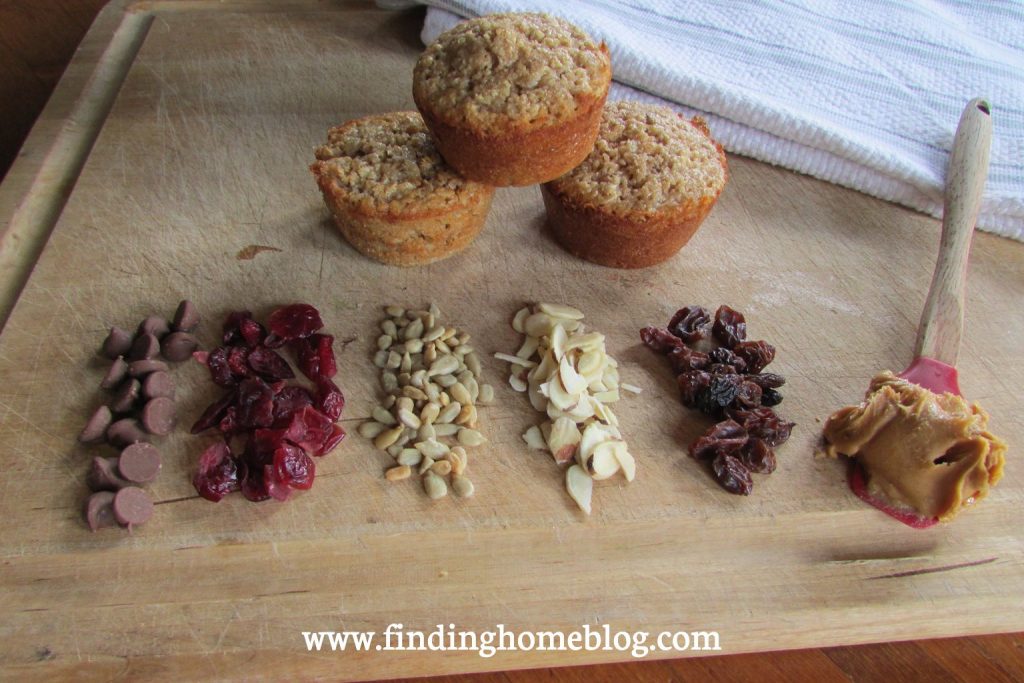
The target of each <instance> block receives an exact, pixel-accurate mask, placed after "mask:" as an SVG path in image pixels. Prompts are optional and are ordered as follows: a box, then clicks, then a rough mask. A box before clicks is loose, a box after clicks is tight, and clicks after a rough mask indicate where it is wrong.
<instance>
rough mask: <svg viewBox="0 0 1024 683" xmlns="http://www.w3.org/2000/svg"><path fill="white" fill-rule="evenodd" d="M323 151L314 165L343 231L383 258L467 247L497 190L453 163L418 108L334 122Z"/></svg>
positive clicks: (413, 257)
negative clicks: (459, 170)
mask: <svg viewBox="0 0 1024 683" xmlns="http://www.w3.org/2000/svg"><path fill="white" fill-rule="evenodd" d="M316 158H317V161H316V162H315V163H313V165H312V166H310V167H309V169H310V170H311V171H312V172H313V175H315V176H316V182H317V184H318V185H319V186H320V190H321V192H323V195H324V201H325V202H326V203H327V206H328V208H329V209H330V210H331V213H332V214H333V216H334V221H335V223H337V225H338V228H339V229H340V230H341V234H342V235H344V236H345V239H346V240H348V242H349V244H351V245H352V246H353V247H355V248H356V249H358V250H359V251H361V252H362V253H363V254H366V255H367V256H369V257H370V258H373V259H376V260H378V261H381V262H382V263H389V264H392V265H398V266H412V265H418V264H423V263H430V262H431V261H436V260H438V259H442V258H444V257H446V256H448V255H450V254H453V253H455V252H457V251H459V250H461V249H464V248H465V247H466V246H467V245H468V244H469V243H470V242H472V241H473V238H474V237H476V236H477V234H478V233H479V232H480V229H481V228H482V227H483V225H484V221H485V220H486V219H487V211H488V210H489V209H490V207H491V198H492V197H493V196H494V188H493V187H489V186H487V185H482V184H480V183H476V182H473V181H470V180H466V179H465V178H463V177H462V176H460V175H459V174H458V173H456V172H455V171H454V170H453V169H452V168H451V167H450V166H449V165H448V164H446V163H445V161H444V159H442V158H441V155H440V154H438V152H437V148H436V147H435V146H434V143H433V141H432V140H431V138H430V134H429V133H428V132H427V128H426V126H425V125H424V124H423V119H422V118H421V117H420V115H419V114H417V113H416V112H414V111H407V112H393V113H389V114H377V115H374V116H367V117H364V118H361V119H356V120H354V121H349V122H348V123H345V124H343V125H341V126H337V127H335V128H332V129H331V130H330V131H329V132H328V134H327V144H326V145H323V146H321V147H318V148H317V150H316Z"/></svg>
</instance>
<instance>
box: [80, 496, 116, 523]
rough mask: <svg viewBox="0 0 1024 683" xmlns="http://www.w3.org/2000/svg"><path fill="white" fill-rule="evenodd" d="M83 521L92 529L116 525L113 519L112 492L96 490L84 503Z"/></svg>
mask: <svg viewBox="0 0 1024 683" xmlns="http://www.w3.org/2000/svg"><path fill="white" fill-rule="evenodd" d="M85 521H86V523H87V524H88V525H89V528H90V529H92V530H93V531H96V530H97V529H102V528H103V527H108V526H117V520H116V519H114V494H113V493H111V492H110V491H97V492H96V493H94V494H92V495H91V496H89V500H87V501H86V503H85Z"/></svg>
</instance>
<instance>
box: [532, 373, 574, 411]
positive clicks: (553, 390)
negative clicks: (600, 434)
mask: <svg viewBox="0 0 1024 683" xmlns="http://www.w3.org/2000/svg"><path fill="white" fill-rule="evenodd" d="M540 392H541V393H542V394H545V395H546V396H547V397H548V400H549V401H551V403H552V404H553V405H554V406H555V407H556V408H558V409H559V410H566V411H568V410H572V409H573V408H575V407H576V404H577V403H579V402H580V393H581V392H573V393H569V392H568V391H566V389H565V387H564V386H562V380H561V379H560V378H559V377H557V376H552V377H551V379H549V380H548V381H547V382H545V383H544V384H542V385H540Z"/></svg>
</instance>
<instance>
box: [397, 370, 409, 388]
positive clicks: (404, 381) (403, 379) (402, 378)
mask: <svg viewBox="0 0 1024 683" xmlns="http://www.w3.org/2000/svg"><path fill="white" fill-rule="evenodd" d="M411 381H412V375H410V374H409V373H408V372H400V373H398V386H400V387H407V386H409V383H410V382H411Z"/></svg>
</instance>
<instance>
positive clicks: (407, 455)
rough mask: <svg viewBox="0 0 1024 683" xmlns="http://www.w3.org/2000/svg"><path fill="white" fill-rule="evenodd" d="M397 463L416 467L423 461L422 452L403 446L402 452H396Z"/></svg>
mask: <svg viewBox="0 0 1024 683" xmlns="http://www.w3.org/2000/svg"><path fill="white" fill-rule="evenodd" d="M396 459H397V460H398V464H399V465H408V466H409V467H416V466H417V465H419V464H420V463H421V462H423V454H422V453H420V452H419V451H418V450H416V449H415V448H403V449H402V452H401V453H399V454H398V458H396Z"/></svg>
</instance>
